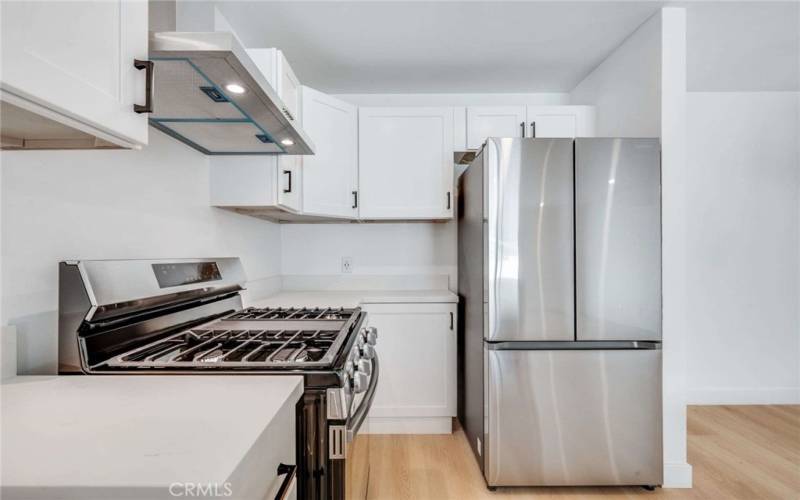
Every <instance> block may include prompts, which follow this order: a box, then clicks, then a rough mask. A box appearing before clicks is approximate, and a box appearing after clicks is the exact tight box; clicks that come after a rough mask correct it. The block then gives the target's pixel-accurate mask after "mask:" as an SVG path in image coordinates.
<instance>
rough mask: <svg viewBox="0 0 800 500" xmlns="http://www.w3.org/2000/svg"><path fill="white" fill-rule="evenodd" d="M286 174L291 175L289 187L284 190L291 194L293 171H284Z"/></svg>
mask: <svg viewBox="0 0 800 500" xmlns="http://www.w3.org/2000/svg"><path fill="white" fill-rule="evenodd" d="M283 173H284V174H288V175H289V187H286V188H284V189H283V192H284V193H291V192H292V171H291V170H284V171H283Z"/></svg>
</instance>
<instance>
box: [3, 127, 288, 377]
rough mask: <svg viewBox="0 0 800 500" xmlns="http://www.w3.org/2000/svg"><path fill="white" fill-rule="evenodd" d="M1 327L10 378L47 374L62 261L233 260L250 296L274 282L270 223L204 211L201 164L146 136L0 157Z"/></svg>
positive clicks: (276, 262)
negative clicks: (14, 351) (107, 146)
mask: <svg viewBox="0 0 800 500" xmlns="http://www.w3.org/2000/svg"><path fill="white" fill-rule="evenodd" d="M0 161H2V183H1V185H2V206H1V207H0V208H1V209H2V299H3V308H2V313H3V316H2V322H3V324H12V325H17V328H18V334H19V340H18V343H19V348H20V352H19V369H20V371H21V372H23V373H54V372H55V371H56V369H57V336H56V331H57V330H56V328H57V313H56V310H57V297H58V273H57V269H58V268H57V264H58V262H59V261H61V260H65V259H125V258H160V257H206V256H209V257H215V256H240V257H241V258H242V260H243V263H244V266H245V271H246V273H247V276H248V278H249V279H250V280H251V281H252V283H251V284H250V287H251V289H253V291H254V293H256V294H257V293H259V292H261V293H265V292H267V291H268V290H269V289H270V287H272V286H273V282H277V281H278V280H277V279H275V280H271V279H269V278H271V277H274V276H277V275H279V273H280V259H281V255H280V228H279V227H278V225H276V224H271V223H269V222H265V221H261V220H258V219H254V218H251V217H246V216H242V215H237V214H234V213H231V212H226V211H223V210H220V209H216V208H211V207H209V206H208V161H207V158H206V157H205V156H203V155H201V154H200V153H198V152H196V151H194V150H192V149H189V148H188V147H186V146H184V145H182V144H180V143H178V142H177V141H175V140H173V139H170V138H168V137H166V136H164V135H163V134H161V133H160V132H157V131H155V130H151V131H150V145H149V146H147V147H146V148H144V149H143V150H141V151H26V152H3V153H2V154H0Z"/></svg>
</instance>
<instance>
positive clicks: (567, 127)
mask: <svg viewBox="0 0 800 500" xmlns="http://www.w3.org/2000/svg"><path fill="white" fill-rule="evenodd" d="M527 116H528V120H527V123H528V134H527V135H528V137H542V138H568V139H572V138H574V137H591V136H593V135H594V107H593V106H528V109H527Z"/></svg>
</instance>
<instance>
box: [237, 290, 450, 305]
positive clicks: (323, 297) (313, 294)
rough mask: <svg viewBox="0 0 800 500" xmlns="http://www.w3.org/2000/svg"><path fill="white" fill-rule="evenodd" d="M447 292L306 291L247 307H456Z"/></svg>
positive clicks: (279, 296)
mask: <svg viewBox="0 0 800 500" xmlns="http://www.w3.org/2000/svg"><path fill="white" fill-rule="evenodd" d="M455 302H458V296H457V295H456V294H454V293H453V292H451V291H449V290H396V291H394V290H324V291H323V290H308V291H282V292H278V293H277V294H275V295H272V296H270V297H267V298H266V299H262V300H257V301H254V302H253V303H251V304H245V305H246V306H247V307H292V306H294V307H357V306H359V305H361V304H416V303H455Z"/></svg>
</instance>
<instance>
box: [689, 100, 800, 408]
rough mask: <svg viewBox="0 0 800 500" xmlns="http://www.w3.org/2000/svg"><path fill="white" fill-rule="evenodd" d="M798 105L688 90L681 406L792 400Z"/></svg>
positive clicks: (798, 298)
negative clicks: (684, 393) (685, 402)
mask: <svg viewBox="0 0 800 500" xmlns="http://www.w3.org/2000/svg"><path fill="white" fill-rule="evenodd" d="M799 102H800V92H690V93H689V100H688V117H689V128H688V138H689V139H688V177H687V181H688V182H687V199H686V205H687V207H686V210H687V213H689V214H691V217H690V218H689V219H688V220H687V234H686V244H687V255H688V256H689V259H688V261H687V274H688V276H689V277H690V283H691V286H689V287H688V289H687V294H688V296H687V302H688V308H687V313H688V314H687V321H686V323H687V326H688V331H687V337H688V345H689V349H688V383H689V392H688V397H689V402H690V403H697V404H710V403H751V404H756V403H781V402H784V403H795V404H797V403H800V318H799V317H798V314H800V313H798V306H799V305H800V274H799V273H800V244H799V242H798V231H800V214H799V213H798V207H799V206H800V205H798V203H800V196H799V191H800V152H799V151H798V147H799V146H798V142H800V141H798V139H800V124H799V123H798V120H800V118H798V117H799V116H800V104H799Z"/></svg>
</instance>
